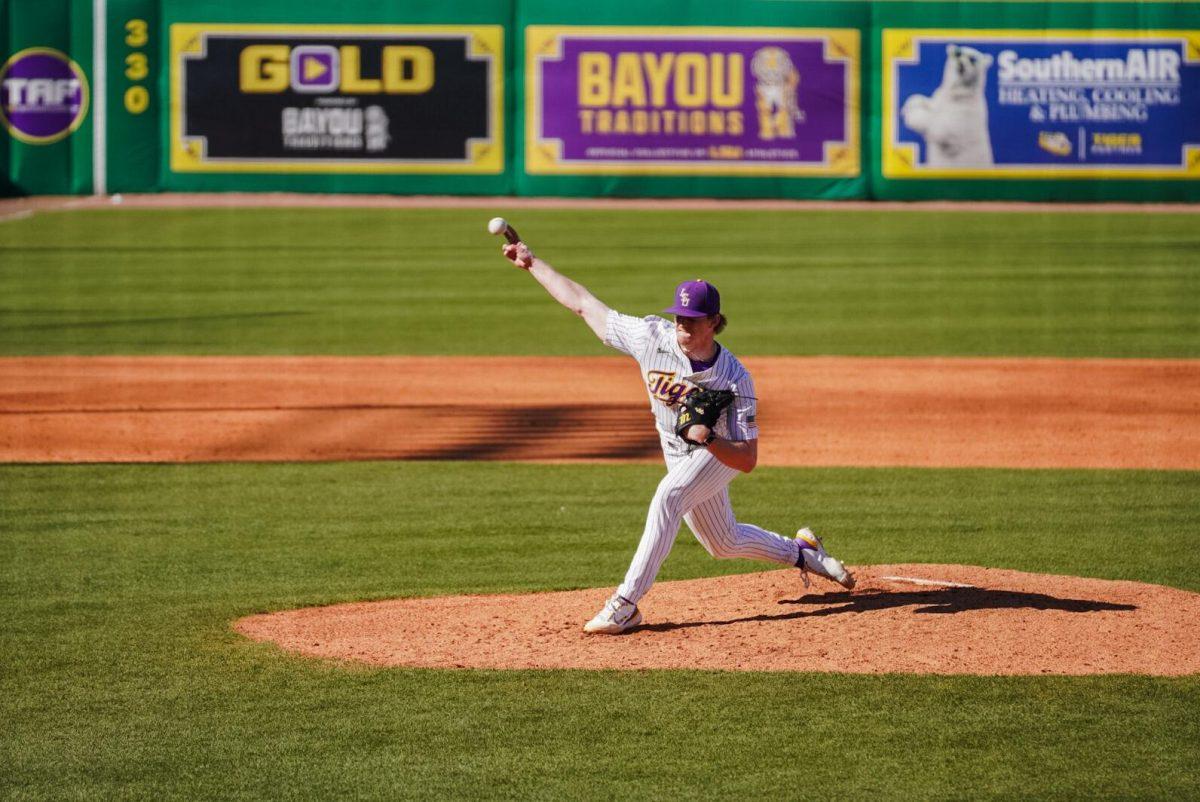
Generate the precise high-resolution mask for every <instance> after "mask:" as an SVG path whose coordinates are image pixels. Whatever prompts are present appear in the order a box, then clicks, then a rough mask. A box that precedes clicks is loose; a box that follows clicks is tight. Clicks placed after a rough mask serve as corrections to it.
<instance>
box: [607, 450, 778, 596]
mask: <svg viewBox="0 0 1200 802" xmlns="http://www.w3.org/2000/svg"><path fill="white" fill-rule="evenodd" d="M739 473H740V471H738V470H735V469H734V468H730V467H729V466H728V465H726V464H724V463H723V462H721V461H720V460H718V459H717V458H716V457H714V456H713V455H712V454H710V453H709V452H708V451H707V450H705V449H697V450H695V451H692V452H691V453H689V454H685V455H682V456H678V457H673V456H668V457H667V475H666V476H664V477H663V478H662V481H661V482H659V483H658V490H657V491H655V493H654V500H653V501H651V502H650V511H649V513H648V514H647V515H646V528H645V529H644V530H643V531H642V540H641V542H640V543H639V544H638V548H637V552H636V553H635V554H634V555H633V562H632V563H630V565H629V570H628V571H627V572H626V574H625V581H624V582H622V583H621V586H620V587H619V588H617V593H619V594H620V595H621V596H624V597H625V598H626V599H628V600H629V601H631V602H634V603H635V604H636V603H637V602H638V600H639V599H641V598H642V597H643V596H645V595H646V592H647V591H648V590H650V586H651V585H653V584H654V578H655V577H656V576H658V569H659V568H660V567H662V564H663V560H665V559H667V555H668V554H670V553H671V547H672V546H673V545H674V544H675V535H676V533H677V532H678V531H679V522H680V520H681V519H682V520H683V521H685V522H686V523H687V525H688V528H689V529H691V530H692V533H693V534H695V536H696V539H697V540H699V541H700V544H701V545H702V546H704V548H705V550H707V551H708V553H709V554H711V555H712V556H714V557H718V558H734V557H743V558H746V559H751V560H766V561H768V562H776V563H782V564H783V565H795V564H796V559H797V557H798V556H799V554H800V551H799V546H797V545H796V541H795V540H793V539H791V538H786V537H783V536H781V535H777V534H775V533H774V532H768V531H767V530H766V529H761V528H759V527H757V526H754V525H753V524H742V523H738V522H737V519H736V518H734V515H733V508H732V507H731V506H730V504H729V483H730V482H732V481H733V479H734V477H736V476H737V475H738V474H739Z"/></svg>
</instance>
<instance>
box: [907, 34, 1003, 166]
mask: <svg viewBox="0 0 1200 802" xmlns="http://www.w3.org/2000/svg"><path fill="white" fill-rule="evenodd" d="M990 66H992V57H991V56H989V55H988V54H987V53H981V52H979V51H978V50H976V49H975V48H973V47H964V46H962V45H946V67H945V69H944V70H943V71H942V84H941V86H939V87H938V88H937V89H936V90H935V91H934V93H933V97H925V96H924V95H911V96H910V97H909V98H908V100H906V101H904V107H903V108H902V109H901V110H900V116H901V117H902V118H903V119H904V124H905V125H907V126H908V127H909V128H911V129H912V130H914V131H916V132H917V133H918V134H920V135H921V136H923V137H925V162H926V164H927V165H928V166H930V167H986V166H988V165H991V164H993V159H992V140H991V137H990V135H989V134H988V109H987V101H986V100H985V99H984V97H983V88H984V85H985V84H986V82H987V70H988V67H990Z"/></svg>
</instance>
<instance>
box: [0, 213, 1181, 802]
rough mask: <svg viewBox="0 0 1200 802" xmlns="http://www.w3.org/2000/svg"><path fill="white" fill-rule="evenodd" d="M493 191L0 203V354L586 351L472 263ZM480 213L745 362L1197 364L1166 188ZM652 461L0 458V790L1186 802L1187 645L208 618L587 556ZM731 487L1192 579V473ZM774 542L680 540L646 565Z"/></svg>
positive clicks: (528, 571) (604, 546) (858, 556)
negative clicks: (1113, 651) (866, 647)
mask: <svg viewBox="0 0 1200 802" xmlns="http://www.w3.org/2000/svg"><path fill="white" fill-rule="evenodd" d="M489 216H490V213H488V212H486V211H453V210H447V211H367V210H337V211H320V210H242V211H215V212H197V211H145V212H133V211H125V210H119V211H112V212H109V211H105V212H88V213H76V214H44V215H43V214H39V215H37V216H34V217H33V218H30V219H25V220H17V221H10V222H5V223H0V294H2V296H3V300H2V301H0V307H2V308H0V354H6V355H17V354H146V353H164V354H209V353H232V354H279V353H297V354H326V353H328V354H341V353H347V354H367V353H397V354H404V353H418V354H438V353H445V354H464V353H479V354H507V353H513V354H538V353H542V354H551V353H566V354H600V353H604V352H605V351H604V349H602V348H601V347H600V346H599V345H598V344H596V342H595V340H594V338H592V336H591V335H590V334H589V333H588V332H587V331H586V330H585V329H584V327H583V326H582V325H581V324H580V323H579V322H578V321H576V320H574V319H573V318H572V316H570V315H569V314H567V313H566V312H563V311H562V310H560V309H558V308H557V307H555V305H554V304H553V303H552V302H551V301H549V300H548V299H546V298H545V297H544V296H543V295H542V294H541V291H540V290H539V289H538V288H537V287H536V285H535V284H534V283H533V282H532V281H530V280H529V279H528V277H526V276H524V275H522V274H520V273H519V272H517V271H515V270H513V269H511V268H509V267H507V266H506V265H505V264H504V263H503V262H501V261H500V259H499V257H498V255H497V251H498V247H497V243H496V241H495V238H492V237H489V236H487V235H486V234H485V233H484V232H483V224H484V222H485V221H486V219H487V217H489ZM510 217H511V219H512V221H513V223H514V224H515V225H517V226H518V228H519V229H520V230H521V231H522V232H523V233H524V234H526V236H528V237H529V239H530V240H531V241H532V242H533V243H534V245H535V246H536V247H537V249H538V250H539V252H540V253H541V254H543V255H544V256H545V257H547V258H548V259H549V260H550V261H552V262H554V263H556V264H558V265H559V266H560V267H561V268H563V269H564V270H566V271H567V272H569V273H571V274H572V275H574V276H575V277H577V278H579V279H581V280H582V281H584V282H585V283H587V284H588V285H589V286H591V287H592V288H593V289H594V290H595V291H596V292H597V294H598V295H600V296H601V297H602V298H604V299H605V300H606V301H608V302H609V303H611V304H612V305H614V306H616V307H618V308H620V309H622V311H627V312H630V313H637V314H646V313H651V312H654V311H656V310H657V309H659V308H661V307H662V306H663V305H665V303H666V301H667V298H668V297H669V293H670V289H671V287H672V286H673V284H674V283H675V282H676V281H677V280H679V279H681V278H691V277H694V276H695V275H704V276H705V277H708V278H710V279H711V280H713V281H714V282H715V283H717V284H718V286H720V287H721V289H722V292H723V294H724V296H725V300H726V303H727V307H728V310H729V314H730V317H731V320H732V323H731V326H730V329H729V332H728V336H726V337H723V338H722V339H723V340H724V341H725V342H726V343H727V344H728V345H729V346H730V347H731V348H732V349H733V350H735V351H736V352H738V353H740V354H743V355H760V354H814V353H834V354H872V355H892V354H931V355H941V354H946V355H969V354H984V355H1059V356H1078V357H1103V356H1121V357H1193V358H1194V357H1198V356H1200V315H1198V314H1197V311H1196V310H1197V307H1196V298H1197V297H1200V271H1198V270H1197V267H1198V265H1197V263H1196V260H1195V253H1196V252H1197V246H1198V245H1200V227H1197V225H1196V220H1197V218H1196V216H1194V215H1153V214H1147V215H1137V216H1135V217H1128V216H1123V215H1104V214H1041V215H1032V214H1011V213H1005V214H993V215H985V214H975V213H967V212H955V213H952V214H946V215H942V214H930V213H923V212H921V213H918V212H912V213H908V212H904V213H882V212H811V213H809V212H805V213H761V212H728V213H724V212H707V213H695V212H688V213H686V214H680V213H672V212H609V211H605V212H565V211H562V212H558V211H537V212H535V211H528V212H521V213H520V214H515V213H514V214H511V215H510ZM631 370H632V365H631ZM0 392H2V389H0ZM658 475H659V469H657V468H656V467H654V466H616V467H612V466H586V465H579V466H535V465H521V464H503V463H468V462H459V463H455V462H446V463H336V464H308V465H286V464H283V465H280V464H274V465H269V464H240V465H139V466H120V465H97V466H24V465H3V466H0V600H2V602H3V604H2V605H0V720H2V721H3V722H4V726H3V728H2V729H0V797H3V798H14V799H24V798H45V799H62V798H94V797H128V798H138V799H150V798H153V799H160V798H188V799H194V798H206V797H221V798H263V797H293V798H313V797H320V798H337V797H362V798H389V799H390V798H436V797H487V798H514V797H520V798H544V799H557V798H584V797H586V798H595V797H601V798H616V797H618V796H626V797H634V798H668V797H669V798H691V799H700V798H713V797H721V796H730V797H731V796H735V795H736V796H744V797H783V798H816V799H842V798H851V799H872V800H876V799H898V800H907V799H1018V798H1022V799H1023V798H1055V799H1081V798H1087V799H1171V800H1177V799H1189V798H1197V797H1200V772H1197V770H1196V756H1197V754H1200V676H1190V677H1183V678H1179V679H1164V678H1150V677H1136V676H1106V677H1092V678H1068V677H1009V678H989V677H925V676H913V675H893V676H853V675H835V674H815V673H794V674H754V673H733V672H708V671H691V672H688V671H682V672H680V671H672V672H659V671H645V672H584V671H572V672H565V671H555V672H492V671H433V670H401V669H386V670H377V669H369V668H365V667H362V666H356V665H346V664H340V663H332V662H322V661H314V660H308V659H304V658H300V657H295V656H292V655H289V654H285V653H283V652H282V651H280V650H278V649H277V648H274V647H272V646H268V645H262V644H256V643H251V642H249V641H247V640H245V639H243V638H241V637H239V636H237V635H235V634H234V633H233V632H232V631H231V629H230V622H231V621H232V620H233V619H235V618H237V617H239V616H242V615H245V614H248V613H253V612H257V611H263V610H272V609H285V608H291V607H296V606H301V605H313V604H321V603H327V602H334V601H347V600H361V599H383V598H394V597H398V596H420V595H435V594H446V593H462V592H473V593H490V592H501V591H520V590H530V591H533V590H548V589H567V588H581V587H607V586H610V585H612V584H614V583H615V582H616V580H617V579H618V578H619V577H620V576H621V574H622V573H623V572H624V569H625V567H626V565H627V562H628V559H629V556H630V554H631V553H632V551H633V548H634V544H635V539H636V537H637V533H638V532H639V531H640V529H641V525H642V521H643V519H644V515H645V505H646V502H647V500H648V499H649V497H650V495H651V493H652V490H653V487H654V485H655V483H656V481H657V477H658ZM732 493H733V499H734V504H735V506H736V509H737V510H738V513H739V516H740V517H742V518H744V519H745V520H750V521H754V522H756V523H760V524H762V525H764V526H767V527H771V528H775V529H778V530H780V531H785V532H786V531H790V530H791V529H794V528H795V526H796V525H798V524H799V523H809V524H812V525H813V526H814V528H816V529H817V530H818V531H821V532H824V533H826V535H827V538H828V542H829V545H830V547H831V549H834V550H835V553H838V554H839V555H840V556H843V557H844V558H845V559H847V561H849V562H851V563H881V562H951V563H969V564H975V565H988V566H996V567H1004V568H1012V569H1018V570H1025V571H1036V572H1047V573H1062V574H1074V575H1081V576H1094V577H1104V578H1114V579H1131V580H1139V581H1145V582H1153V583H1160V584H1165V585H1171V586H1174V587H1178V588H1184V589H1187V590H1193V591H1197V592H1200V504H1198V502H1197V500H1198V499H1200V473H1196V472H1183V471H1017V470H901V469H848V468H842V469H833V468H831V469H767V468H763V469H759V470H758V471H755V473H754V474H753V475H752V476H749V477H744V478H741V479H739V480H737V481H736V482H735V483H734V485H733V488H732ZM766 567H767V566H764V565H763V564H759V563H750V562H742V561H722V562H718V561H714V560H712V559H711V558H709V557H708V556H707V554H705V553H704V552H703V550H702V549H701V548H700V546H699V545H698V544H697V543H696V542H695V541H694V540H693V539H692V538H691V537H690V536H689V535H687V534H686V533H684V534H682V535H681V536H680V538H679V541H678V545H677V546H676V549H675V551H674V552H673V553H672V555H671V557H670V558H669V559H668V561H667V563H666V565H665V567H664V570H663V573H662V578H663V579H681V578H691V577H699V576H714V575H718V574H724V573H734V572H744V571H755V570H764V569H765V568H766ZM797 627H798V629H799V628H800V627H802V623H800V622H797ZM800 636H802V635H801V634H800V633H798V637H800ZM1197 648H1200V644H1198V646H1197Z"/></svg>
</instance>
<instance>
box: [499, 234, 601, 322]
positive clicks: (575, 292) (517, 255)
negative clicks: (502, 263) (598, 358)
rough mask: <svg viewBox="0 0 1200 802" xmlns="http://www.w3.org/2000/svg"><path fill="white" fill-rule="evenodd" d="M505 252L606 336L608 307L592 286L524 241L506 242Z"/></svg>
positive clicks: (552, 295)
mask: <svg viewBox="0 0 1200 802" xmlns="http://www.w3.org/2000/svg"><path fill="white" fill-rule="evenodd" d="M504 256H505V258H506V259H508V260H509V261H510V262H512V263H513V264H514V265H516V266H517V267H520V268H522V269H524V270H528V271H529V273H530V275H532V276H533V277H534V278H535V279H537V281H538V283H539V284H541V285H542V286H543V287H545V288H546V292H548V293H550V297H551V298H553V299H554V300H556V301H558V302H559V303H560V304H562V305H563V306H565V307H566V308H567V309H570V310H571V311H572V312H574V313H575V314H577V315H579V316H580V317H582V318H583V320H584V322H585V323H587V324H588V327H589V328H591V330H592V331H593V332H595V333H596V336H597V337H599V338H600V339H601V340H603V339H604V334H605V329H606V327H607V325H608V311H609V310H608V307H607V306H606V305H605V304H604V302H603V301H601V300H600V299H599V298H597V297H596V296H595V295H592V293H591V292H589V291H588V288H587V287H585V286H583V285H582V284H580V283H579V282H577V281H573V280H571V279H569V278H567V277H566V276H564V275H563V274H562V273H559V272H558V271H557V270H555V269H554V268H553V267H551V266H550V264H549V262H547V261H545V260H544V259H542V258H541V257H538V256H535V255H534V254H533V252H532V251H530V250H529V247H528V246H527V245H526V244H525V243H524V242H516V243H509V244H507V245H505V246H504Z"/></svg>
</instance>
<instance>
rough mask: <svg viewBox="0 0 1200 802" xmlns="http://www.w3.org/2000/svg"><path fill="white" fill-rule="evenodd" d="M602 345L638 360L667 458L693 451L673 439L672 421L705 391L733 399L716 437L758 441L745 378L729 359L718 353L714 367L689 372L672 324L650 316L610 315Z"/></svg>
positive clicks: (726, 353)
mask: <svg viewBox="0 0 1200 802" xmlns="http://www.w3.org/2000/svg"><path fill="white" fill-rule="evenodd" d="M604 343H605V345H608V346H611V347H612V348H615V349H617V350H618V351H621V352H622V353H625V354H629V355H630V356H632V357H633V358H634V359H636V360H637V363H638V367H639V368H641V371H642V378H643V379H644V380H645V382H646V394H647V395H648V396H649V397H650V410H651V412H652V413H653V414H654V423H655V427H656V428H657V429H658V434H659V440H660V441H661V443H662V448H663V452H664V453H665V454H667V455H668V456H672V455H679V454H684V453H687V452H689V451H691V450H692V449H693V448H695V446H693V445H692V444H690V443H687V442H685V441H684V440H683V438H681V437H678V436H676V434H675V419H676V417H678V414H679V404H680V401H682V400H683V399H684V398H686V397H687V396H688V395H691V394H692V393H694V392H696V391H697V390H698V389H699V388H701V387H704V388H707V389H710V390H732V391H733V392H734V393H735V394H736V398H734V401H733V404H731V405H730V406H729V407H728V408H727V409H726V410H725V411H724V412H723V413H722V415H721V419H720V420H719V421H718V422H717V426H716V433H717V435H718V436H720V437H724V438H726V439H728V440H754V439H756V438H757V437H758V425H757V424H756V422H755V415H756V410H757V402H756V401H755V398H754V382H753V380H751V378H750V374H749V373H747V372H746V369H745V368H744V367H743V366H742V363H741V362H739V361H738V360H737V357H735V356H734V355H733V354H731V353H729V351H728V350H727V349H725V348H721V350H720V352H719V353H718V355H717V359H716V362H715V363H713V365H712V367H710V368H708V369H707V370H702V371H700V372H696V371H693V370H692V363H691V360H690V359H688V356H687V354H685V353H684V352H683V349H682V348H681V347H680V346H679V342H678V340H677V339H676V336H675V325H674V324H673V323H671V321H669V320H667V319H665V318H661V317H658V316H657V315H650V316H648V317H644V318H637V317H633V316H631V315H622V314H621V313H619V312H617V311H615V310H610V311H609V313H608V320H607V321H606V326H605V334H604Z"/></svg>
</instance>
